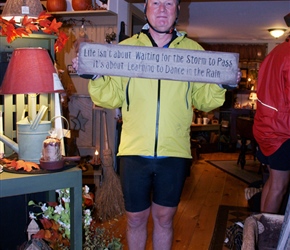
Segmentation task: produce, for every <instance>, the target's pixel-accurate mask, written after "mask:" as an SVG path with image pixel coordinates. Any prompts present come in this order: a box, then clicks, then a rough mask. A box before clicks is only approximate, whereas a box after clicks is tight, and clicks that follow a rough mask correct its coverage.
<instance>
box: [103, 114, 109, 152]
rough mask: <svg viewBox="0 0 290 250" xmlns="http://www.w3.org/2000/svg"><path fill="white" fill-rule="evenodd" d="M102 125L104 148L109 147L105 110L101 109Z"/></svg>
mask: <svg viewBox="0 0 290 250" xmlns="http://www.w3.org/2000/svg"><path fill="white" fill-rule="evenodd" d="M103 126H104V142H105V149H109V141H108V128H107V117H106V112H105V111H103Z"/></svg>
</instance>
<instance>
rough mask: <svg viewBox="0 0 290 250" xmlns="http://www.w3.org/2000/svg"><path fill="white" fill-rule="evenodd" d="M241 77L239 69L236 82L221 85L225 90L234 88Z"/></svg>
mask: <svg viewBox="0 0 290 250" xmlns="http://www.w3.org/2000/svg"><path fill="white" fill-rule="evenodd" d="M241 78H242V72H241V71H240V70H239V71H238V73H237V80H236V84H229V85H226V84H222V87H223V88H224V89H227V90H232V89H235V88H236V87H238V84H239V82H240V81H241Z"/></svg>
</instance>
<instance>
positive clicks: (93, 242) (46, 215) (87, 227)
mask: <svg viewBox="0 0 290 250" xmlns="http://www.w3.org/2000/svg"><path fill="white" fill-rule="evenodd" d="M56 192H57V193H58V202H47V203H42V202H39V203H35V202H34V201H30V202H29V203H28V205H29V206H33V207H34V208H38V210H39V209H40V211H39V212H30V213H29V216H30V218H31V219H35V220H36V221H39V222H40V226H41V229H40V230H39V231H38V232H37V233H36V234H34V235H33V236H32V238H33V239H43V240H45V242H47V244H48V245H49V247H50V248H51V249H62V250H68V249H70V205H69V203H70V193H69V189H60V190H56ZM82 206H83V225H82V226H83V234H84V240H83V249H85V250H93V249H98V250H105V249H110V250H121V249H122V244H121V242H120V239H119V238H115V237H114V236H113V235H109V234H111V233H109V234H108V233H107V231H106V229H104V228H100V227H98V226H97V223H96V221H95V220H93V218H92V214H93V210H94V209H95V203H94V195H93V193H91V192H90V191H89V187H88V186H84V187H83V204H82Z"/></svg>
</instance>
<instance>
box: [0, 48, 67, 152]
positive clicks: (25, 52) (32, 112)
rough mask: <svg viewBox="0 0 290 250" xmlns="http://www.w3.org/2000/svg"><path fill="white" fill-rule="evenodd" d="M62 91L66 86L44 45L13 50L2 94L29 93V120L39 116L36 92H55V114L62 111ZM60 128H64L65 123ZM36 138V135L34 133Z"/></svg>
mask: <svg viewBox="0 0 290 250" xmlns="http://www.w3.org/2000/svg"><path fill="white" fill-rule="evenodd" d="M61 92H64V88H63V86H62V84H61V82H60V80H59V78H58V74H57V73H56V70H55V68H54V65H53V62H52V59H51V57H50V56H49V54H48V51H47V50H45V49H43V48H18V49H15V50H14V51H13V53H12V57H11V59H10V62H9V64H8V67H7V70H6V72H5V75H4V79H3V82H2V86H1V88H0V94H1V95H3V94H13V95H14V94H28V120H29V122H30V123H31V124H33V121H34V120H35V121H36V120H37V119H38V118H39V117H37V115H36V114H37V113H36V102H37V100H36V97H37V94H45V93H56V94H55V97H56V98H55V107H54V108H55V113H56V115H60V114H61V111H60V101H59V94H58V93H61ZM4 108H5V107H4ZM21 121H22V120H21ZM18 123H19V122H18ZM18 125H19V124H18ZM19 126H20V125H19ZM55 127H56V125H55ZM60 129H62V125H61V128H60ZM17 130H20V127H17ZM47 132H48V131H47ZM17 137H18V136H17ZM33 139H34V137H32V140H33ZM44 139H45V138H44ZM17 140H18V144H19V146H20V141H19V140H20V139H19V138H17ZM40 141H41V140H40ZM4 142H5V141H4ZM42 142H43V140H42V141H41V142H40V143H41V145H38V146H36V145H35V146H34V147H33V148H34V149H35V150H36V148H38V147H40V149H39V150H40V151H41V148H42ZM8 145H9V144H8ZM9 146H10V145H9ZM10 147H11V146H10ZM11 148H12V149H14V148H13V147H11ZM14 150H15V149H14ZM19 151H20V149H19ZM39 158H40V157H39Z"/></svg>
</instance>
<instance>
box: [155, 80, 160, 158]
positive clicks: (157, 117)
mask: <svg viewBox="0 0 290 250" xmlns="http://www.w3.org/2000/svg"><path fill="white" fill-rule="evenodd" d="M160 89H161V80H160V79H158V92H157V111H156V128H155V143H154V157H157V147H158V131H159V116H160Z"/></svg>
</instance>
